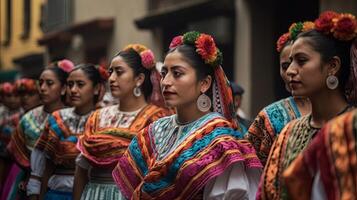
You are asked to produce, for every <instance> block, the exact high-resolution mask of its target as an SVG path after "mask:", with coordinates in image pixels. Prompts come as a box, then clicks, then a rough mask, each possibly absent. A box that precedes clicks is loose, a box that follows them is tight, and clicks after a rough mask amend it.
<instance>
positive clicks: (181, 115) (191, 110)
mask: <svg viewBox="0 0 357 200" xmlns="http://www.w3.org/2000/svg"><path fill="white" fill-rule="evenodd" d="M209 112H210V111H208V112H202V111H200V110H199V109H198V108H197V105H196V104H191V105H188V106H187V105H184V106H181V107H177V108H176V113H177V120H178V122H179V123H180V124H187V123H190V122H193V121H195V120H197V119H199V118H201V117H202V116H204V115H205V114H207V113H209Z"/></svg>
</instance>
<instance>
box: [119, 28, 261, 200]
mask: <svg viewBox="0 0 357 200" xmlns="http://www.w3.org/2000/svg"><path fill="white" fill-rule="evenodd" d="M221 59H222V54H221V53H220V51H219V50H218V49H217V48H216V46H215V43H214V40H213V38H212V37H211V36H209V35H207V34H200V33H198V32H195V31H192V32H188V33H186V34H184V35H183V36H177V37H175V38H174V39H173V41H172V42H171V45H170V51H169V53H168V54H167V56H166V58H165V61H164V66H163V67H162V69H161V75H162V78H161V87H162V90H163V95H164V100H165V103H166V105H167V106H169V107H173V108H175V110H176V113H177V114H175V115H172V116H169V117H164V118H161V119H159V120H157V121H156V122H154V123H151V124H150V125H149V126H148V127H146V128H145V129H144V130H142V131H141V132H140V133H139V134H138V136H137V137H135V138H134V139H133V140H132V142H131V143H130V145H129V147H128V150H127V151H126V152H125V154H124V156H123V157H122V158H121V159H119V162H118V165H117V166H116V168H115V169H114V171H113V177H114V180H115V182H116V183H117V185H118V187H119V188H120V191H121V193H122V194H123V195H124V196H125V198H127V199H151V198H152V199H192V198H201V199H202V198H203V197H204V198H205V199H211V198H212V199H216V198H253V197H254V194H255V191H256V187H257V182H258V179H259V177H260V171H261V167H262V166H261V164H260V162H259V159H258V158H257V157H256V155H255V151H254V148H253V147H252V146H251V145H250V144H249V143H248V142H247V141H245V140H240V139H239V138H241V137H242V134H241V133H240V132H237V131H234V129H233V128H236V126H235V120H234V119H233V116H234V110H233V99H232V93H231V90H230V86H229V82H228V80H227V79H226V77H225V74H224V72H223V70H222V68H221V67H220V64H221ZM211 98H212V100H213V107H214V109H213V110H214V111H219V112H220V113H218V112H212V111H211V105H212V104H211ZM222 115H223V116H222ZM225 117H226V118H225ZM237 181H238V182H239V183H240V184H236V183H237ZM234 182H235V183H234Z"/></svg>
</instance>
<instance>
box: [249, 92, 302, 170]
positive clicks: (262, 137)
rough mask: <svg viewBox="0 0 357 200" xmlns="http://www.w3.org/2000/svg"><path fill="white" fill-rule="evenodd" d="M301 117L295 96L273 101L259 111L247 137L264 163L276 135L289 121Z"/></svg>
mask: <svg viewBox="0 0 357 200" xmlns="http://www.w3.org/2000/svg"><path fill="white" fill-rule="evenodd" d="M299 117H301V114H300V111H299V109H298V107H297V105H296V103H295V101H294V98H293V97H288V98H286V99H282V100H280V101H277V102H275V103H272V104H270V105H269V106H267V107H265V108H264V109H263V110H262V111H260V112H259V114H258V116H257V117H256V118H255V120H254V122H253V123H252V125H251V126H250V127H249V129H248V133H247V134H246V136H245V137H246V139H248V140H249V141H250V142H251V143H252V144H253V146H254V148H255V150H256V151H257V155H258V157H259V159H260V160H261V162H262V163H263V165H265V163H266V161H267V158H268V155H269V152H270V149H271V146H272V145H273V142H274V140H275V137H276V136H277V135H278V134H279V133H280V132H281V130H282V129H283V128H284V126H285V125H286V124H287V123H289V122H290V121H292V120H294V119H297V118H299Z"/></svg>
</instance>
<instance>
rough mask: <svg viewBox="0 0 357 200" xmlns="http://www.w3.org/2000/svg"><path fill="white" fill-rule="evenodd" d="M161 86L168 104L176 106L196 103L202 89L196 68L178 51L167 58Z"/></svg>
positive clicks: (163, 68)
mask: <svg viewBox="0 0 357 200" xmlns="http://www.w3.org/2000/svg"><path fill="white" fill-rule="evenodd" d="M161 88H162V94H163V97H164V100H165V103H166V105H167V106H169V107H176V108H180V107H190V106H192V104H196V101H197V98H198V96H199V95H200V94H201V89H202V88H201V84H200V82H199V81H197V77H196V71H195V69H194V68H193V67H192V66H191V64H189V63H188V62H187V61H186V60H185V59H184V57H183V56H182V54H181V53H179V52H177V51H174V52H172V53H169V54H168V55H167V56H166V58H165V61H164V65H163V66H162V69H161ZM206 90H207V89H206ZM202 92H205V91H202Z"/></svg>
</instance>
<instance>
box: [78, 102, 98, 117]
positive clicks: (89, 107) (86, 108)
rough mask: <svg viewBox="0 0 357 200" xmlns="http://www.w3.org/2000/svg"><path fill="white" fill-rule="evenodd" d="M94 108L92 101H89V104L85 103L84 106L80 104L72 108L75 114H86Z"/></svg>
mask: <svg viewBox="0 0 357 200" xmlns="http://www.w3.org/2000/svg"><path fill="white" fill-rule="evenodd" d="M94 109H95V105H94V103H91V104H90V105H85V106H81V107H75V108H74V112H75V113H76V114H77V115H86V114H88V113H90V112H91V111H92V110H94Z"/></svg>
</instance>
